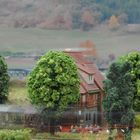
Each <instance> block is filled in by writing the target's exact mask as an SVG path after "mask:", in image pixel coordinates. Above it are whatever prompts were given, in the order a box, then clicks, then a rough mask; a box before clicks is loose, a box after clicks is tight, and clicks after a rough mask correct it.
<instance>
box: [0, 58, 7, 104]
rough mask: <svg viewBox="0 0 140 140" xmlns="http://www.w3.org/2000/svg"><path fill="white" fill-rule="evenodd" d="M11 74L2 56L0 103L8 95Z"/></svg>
mask: <svg viewBox="0 0 140 140" xmlns="http://www.w3.org/2000/svg"><path fill="white" fill-rule="evenodd" d="M8 83H9V75H8V71H7V64H6V63H5V60H4V58H3V57H2V56H0V103H4V102H5V101H6V100H7V96H8V85H9V84H8Z"/></svg>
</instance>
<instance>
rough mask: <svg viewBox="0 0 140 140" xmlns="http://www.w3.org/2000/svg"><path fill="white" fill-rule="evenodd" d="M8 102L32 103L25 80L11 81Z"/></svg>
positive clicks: (18, 103)
mask: <svg viewBox="0 0 140 140" xmlns="http://www.w3.org/2000/svg"><path fill="white" fill-rule="evenodd" d="M8 103H10V104H16V105H28V104H30V102H29V98H28V92H27V88H26V83H25V81H19V80H12V81H11V82H10V86H9V96H8Z"/></svg>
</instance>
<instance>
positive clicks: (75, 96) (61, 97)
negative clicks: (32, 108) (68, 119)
mask: <svg viewBox="0 0 140 140" xmlns="http://www.w3.org/2000/svg"><path fill="white" fill-rule="evenodd" d="M79 83H80V80H79V77H78V72H77V66H76V64H75V62H74V60H73V59H72V58H71V57H70V56H68V55H66V54H65V53H63V52H57V51H50V52H48V53H46V54H45V55H44V56H43V57H41V59H40V60H39V61H38V62H37V65H36V67H35V68H34V69H33V70H32V72H31V73H30V75H29V77H28V91H29V97H30V99H31V102H32V103H33V104H36V105H38V106H40V107H43V109H44V110H45V112H46V113H47V116H48V117H49V118H50V119H52V117H53V118H55V117H57V116H59V115H60V113H61V112H62V111H64V110H65V109H66V108H67V107H68V106H69V105H72V104H75V103H76V102H77V101H78V100H79V96H80V94H79V85H80V84H79Z"/></svg>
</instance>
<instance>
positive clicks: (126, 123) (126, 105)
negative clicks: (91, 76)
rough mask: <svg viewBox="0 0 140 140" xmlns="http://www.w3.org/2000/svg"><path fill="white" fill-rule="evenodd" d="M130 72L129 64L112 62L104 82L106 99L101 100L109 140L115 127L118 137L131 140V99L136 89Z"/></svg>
mask: <svg viewBox="0 0 140 140" xmlns="http://www.w3.org/2000/svg"><path fill="white" fill-rule="evenodd" d="M130 71H131V65H130V63H128V62H114V63H112V64H111V65H110V67H109V70H108V73H107V78H106V80H105V81H104V89H105V93H106V97H105V98H104V100H103V107H104V111H105V118H106V120H107V122H108V124H109V127H110V132H111V135H110V137H109V140H111V139H112V137H111V136H112V133H113V130H115V127H116V126H117V132H118V133H117V134H118V135H119V134H120V133H121V134H122V135H123V136H124V137H125V140H131V132H132V126H133V121H134V111H133V99H134V93H135V90H136V89H135V85H134V82H133V80H134V76H132V75H131V74H130ZM122 130H123V132H124V133H122Z"/></svg>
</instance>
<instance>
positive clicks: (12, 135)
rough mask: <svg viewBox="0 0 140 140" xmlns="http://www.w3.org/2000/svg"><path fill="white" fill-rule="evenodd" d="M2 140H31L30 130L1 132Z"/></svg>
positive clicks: (0, 139)
mask: <svg viewBox="0 0 140 140" xmlns="http://www.w3.org/2000/svg"><path fill="white" fill-rule="evenodd" d="M0 140H31V134H30V131H29V130H26V129H24V130H1V131H0Z"/></svg>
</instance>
